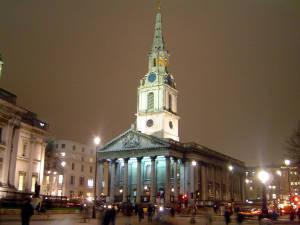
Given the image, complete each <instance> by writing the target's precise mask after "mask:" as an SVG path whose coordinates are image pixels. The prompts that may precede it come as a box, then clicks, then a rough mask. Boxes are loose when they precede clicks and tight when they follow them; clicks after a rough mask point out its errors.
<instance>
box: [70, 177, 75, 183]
mask: <svg viewBox="0 0 300 225" xmlns="http://www.w3.org/2000/svg"><path fill="white" fill-rule="evenodd" d="M70 183H71V184H72V185H74V184H75V176H71V182H70Z"/></svg>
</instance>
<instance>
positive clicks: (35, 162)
mask: <svg viewBox="0 0 300 225" xmlns="http://www.w3.org/2000/svg"><path fill="white" fill-rule="evenodd" d="M16 98H17V97H16V96H15V95H14V94H12V93H9V92H8V91H5V90H3V89H0V190H1V191H2V192H1V193H2V195H3V194H4V193H5V191H20V192H34V191H35V184H36V183H37V184H41V183H42V181H43V175H44V172H43V171H44V157H45V147H46V143H45V139H46V137H47V135H48V133H47V128H48V125H47V124H46V123H45V122H43V121H41V120H39V119H38V118H37V116H36V115H35V114H34V113H32V112H30V111H28V110H26V109H24V108H22V107H20V106H18V105H17V104H16Z"/></svg>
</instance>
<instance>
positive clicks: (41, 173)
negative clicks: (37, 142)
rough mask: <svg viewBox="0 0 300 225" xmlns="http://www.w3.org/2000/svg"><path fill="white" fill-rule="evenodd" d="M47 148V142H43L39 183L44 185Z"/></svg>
mask: <svg viewBox="0 0 300 225" xmlns="http://www.w3.org/2000/svg"><path fill="white" fill-rule="evenodd" d="M45 150H46V143H44V142H42V143H41V158H40V169H39V185H41V186H42V185H43V179H44V168H45Z"/></svg>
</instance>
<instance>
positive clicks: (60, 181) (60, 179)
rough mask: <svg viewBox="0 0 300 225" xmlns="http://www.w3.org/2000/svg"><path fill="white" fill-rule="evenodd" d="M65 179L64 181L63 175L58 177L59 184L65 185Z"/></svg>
mask: <svg viewBox="0 0 300 225" xmlns="http://www.w3.org/2000/svg"><path fill="white" fill-rule="evenodd" d="M63 179H64V176H63V175H61V174H60V175H58V183H59V184H62V183H63Z"/></svg>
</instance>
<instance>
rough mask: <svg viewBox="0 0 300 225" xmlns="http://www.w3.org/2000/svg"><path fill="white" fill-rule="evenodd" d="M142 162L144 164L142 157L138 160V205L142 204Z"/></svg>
mask: <svg viewBox="0 0 300 225" xmlns="http://www.w3.org/2000/svg"><path fill="white" fill-rule="evenodd" d="M141 162H142V157H139V158H137V172H136V203H140V202H141Z"/></svg>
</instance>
